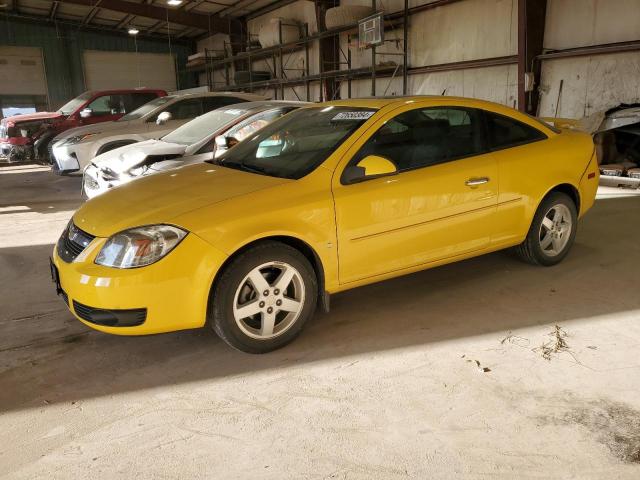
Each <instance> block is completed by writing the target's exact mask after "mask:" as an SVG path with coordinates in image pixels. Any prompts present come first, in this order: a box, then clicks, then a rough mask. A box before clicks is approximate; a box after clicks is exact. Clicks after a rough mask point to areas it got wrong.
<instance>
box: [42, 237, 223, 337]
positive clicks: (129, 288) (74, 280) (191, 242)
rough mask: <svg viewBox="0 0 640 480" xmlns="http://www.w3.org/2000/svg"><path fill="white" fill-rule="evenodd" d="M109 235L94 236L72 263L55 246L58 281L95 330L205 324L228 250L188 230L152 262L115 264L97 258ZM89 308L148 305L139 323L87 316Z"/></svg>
mask: <svg viewBox="0 0 640 480" xmlns="http://www.w3.org/2000/svg"><path fill="white" fill-rule="evenodd" d="M106 240H107V239H106V238H99V237H98V238H95V239H93V241H92V242H91V243H90V244H89V245H88V246H87V248H86V249H85V250H84V251H83V252H82V253H80V255H78V257H77V258H76V259H75V260H74V261H73V262H71V263H67V262H65V261H63V260H62V259H61V258H60V256H59V255H58V252H57V247H55V248H54V251H53V257H52V262H53V264H54V265H55V267H56V269H57V275H58V285H57V286H58V287H59V289H60V290H61V292H62V297H63V299H64V300H65V303H66V304H67V307H68V308H69V310H70V311H71V313H73V314H74V316H76V318H78V320H80V321H81V322H82V323H84V324H85V325H87V326H89V327H91V328H94V329H96V330H100V331H102V332H106V333H113V334H117V335H146V334H151V333H162V332H171V331H175V330H184V329H189V328H199V327H202V326H204V324H205V321H206V314H207V304H208V301H209V291H210V288H211V285H212V283H213V279H214V277H215V274H216V272H217V271H218V270H219V269H220V267H221V266H222V264H223V263H224V261H225V260H226V258H227V257H226V255H225V254H224V253H222V252H220V251H218V250H217V249H215V248H214V247H212V246H211V245H209V244H208V243H207V242H205V241H204V240H202V239H201V238H200V237H198V236H197V235H195V234H193V233H190V234H188V235H187V236H186V237H185V238H184V240H182V242H180V244H179V245H178V246H177V247H176V248H175V249H174V250H173V251H171V252H170V253H169V254H168V255H167V256H166V257H164V258H162V259H161V260H159V261H158V262H156V263H154V264H152V265H148V266H146V267H140V268H132V269H117V268H109V267H103V266H101V265H96V264H95V263H94V260H95V257H96V256H97V255H98V253H99V252H100V249H101V248H102V246H103V245H104V244H105V242H106ZM87 308H89V309H92V311H94V312H98V314H101V313H100V312H102V313H104V312H111V314H113V312H116V314H115V315H116V316H117V315H118V312H131V311H134V312H138V313H139V312H140V311H142V310H144V313H145V315H144V319H143V320H142V322H143V323H141V324H139V325H135V326H110V325H108V324H100V323H105V322H95V321H88V320H87V318H92V317H87V315H88V314H87V310H86V309H87ZM129 314H130V313H127V315H129ZM89 315H91V313H89ZM130 315H134V314H133V313H131V314H130ZM93 318H99V317H93ZM100 318H102V317H100ZM123 318H124V317H123ZM127 318H132V317H127ZM138 318H139V319H140V317H138ZM106 323H109V322H106ZM116 323H117V322H116ZM121 324H126V321H123V322H121Z"/></svg>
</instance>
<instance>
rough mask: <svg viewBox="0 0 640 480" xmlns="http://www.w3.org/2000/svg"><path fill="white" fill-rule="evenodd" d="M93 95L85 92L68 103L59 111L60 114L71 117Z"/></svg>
mask: <svg viewBox="0 0 640 480" xmlns="http://www.w3.org/2000/svg"><path fill="white" fill-rule="evenodd" d="M91 95H92V93H91V92H84V93H83V94H82V95H79V96H77V97H76V98H74V99H73V100H69V101H68V102H67V103H65V104H64V105H63V106H62V107H60V108H59V109H58V112H60V113H61V114H62V115H71V114H72V113H73V112H75V111H76V110H77V109H78V107H80V106H81V105H83V104H84V103H85V102H86V101H87V100H89V99H90V98H91Z"/></svg>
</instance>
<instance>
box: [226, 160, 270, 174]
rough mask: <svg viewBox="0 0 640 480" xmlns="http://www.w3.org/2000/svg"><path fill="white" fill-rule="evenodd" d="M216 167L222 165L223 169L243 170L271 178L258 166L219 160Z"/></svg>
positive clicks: (266, 171)
mask: <svg viewBox="0 0 640 480" xmlns="http://www.w3.org/2000/svg"><path fill="white" fill-rule="evenodd" d="M218 165H222V166H223V167H229V168H236V169H238V170H244V171H245V172H252V173H259V174H260V175H269V176H271V174H270V173H269V172H268V170H266V169H265V168H263V167H260V166H258V165H247V164H246V163H244V162H225V161H224V160H219V162H218Z"/></svg>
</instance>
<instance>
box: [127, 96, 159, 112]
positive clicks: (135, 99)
mask: <svg viewBox="0 0 640 480" xmlns="http://www.w3.org/2000/svg"><path fill="white" fill-rule="evenodd" d="M157 97H158V95H157V94H155V93H151V92H139V93H137V92H136V93H128V94H126V95H124V98H125V109H126V111H127V113H129V112H132V111H133V110H135V109H136V108H138V107H141V106H142V105H144V104H145V103H149V102H150V101H151V100H154V99H155V98H157Z"/></svg>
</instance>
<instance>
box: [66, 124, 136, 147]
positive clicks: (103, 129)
mask: <svg viewBox="0 0 640 480" xmlns="http://www.w3.org/2000/svg"><path fill="white" fill-rule="evenodd" d="M135 125H136V124H133V122H120V121H117V122H102V123H94V124H93V125H85V126H82V127H76V128H72V129H70V130H65V131H64V132H62V133H61V134H60V135H58V136H56V138H54V142H57V141H59V140H63V139H65V138H71V137H75V136H77V135H87V134H89V133H111V134H113V135H116V134H117V133H135V132H136V131H135V130H134V128H135Z"/></svg>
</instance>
